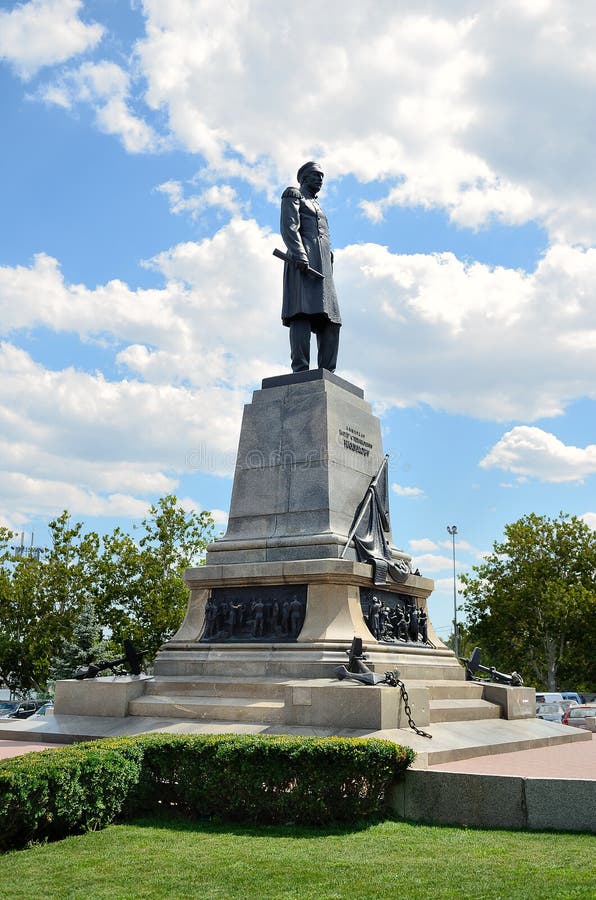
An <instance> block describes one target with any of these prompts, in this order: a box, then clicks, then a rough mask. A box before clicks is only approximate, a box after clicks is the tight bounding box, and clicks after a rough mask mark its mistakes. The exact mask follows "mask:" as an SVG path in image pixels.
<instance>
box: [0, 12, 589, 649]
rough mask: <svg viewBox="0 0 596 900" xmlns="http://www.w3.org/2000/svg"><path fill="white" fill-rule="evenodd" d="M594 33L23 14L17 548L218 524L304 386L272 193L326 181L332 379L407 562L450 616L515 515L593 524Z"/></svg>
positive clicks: (343, 21)
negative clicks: (256, 411) (334, 327)
mask: <svg viewBox="0 0 596 900" xmlns="http://www.w3.org/2000/svg"><path fill="white" fill-rule="evenodd" d="M595 44H596V9H595V8H594V5H593V4H592V3H590V2H587V0H585V2H584V0H493V2H491V3H490V4H489V3H483V2H479V0H476V2H472V0H450V2H449V3H444V2H440V0H417V2H413V0H401V2H398V0H391V2H383V0H370V2H367V0H360V2H359V3H358V4H346V3H345V2H344V3H340V2H337V0H329V2H327V3H325V4H323V5H321V4H319V3H317V4H315V3H314V2H311V0H304V2H302V3H301V4H300V5H299V6H295V7H290V6H289V5H286V4H283V3H279V2H273V0H242V2H241V0H238V2H234V3H227V4H222V3H221V2H215V0H176V2H168V3H163V2H159V0H145V2H142V0H134V2H130V3H126V2H124V0H102V2H99V0H98V2H82V0H29V2H21V3H14V2H3V3H2V4H0V89H1V94H0V97H1V101H0V102H1V104H2V125H3V140H2V141H1V142H0V156H1V160H2V166H1V169H0V171H1V173H2V175H1V178H2V216H1V219H0V223H1V224H0V229H1V233H0V311H1V315H0V327H1V331H2V333H1V334H0V370H1V373H2V377H1V379H0V522H1V523H3V524H6V525H8V526H9V527H12V528H13V529H14V530H15V531H17V532H20V531H25V532H26V533H27V540H29V539H30V535H31V532H32V531H34V533H35V542H36V543H43V542H44V541H45V540H46V539H47V529H46V526H47V522H48V520H49V519H51V518H53V517H54V516H56V515H58V514H60V512H61V511H62V510H63V509H64V508H67V509H68V510H69V511H70V512H71V513H72V515H73V517H75V519H77V520H82V521H84V522H85V523H86V524H87V525H88V527H90V528H94V529H97V530H100V531H103V530H111V529H112V528H113V527H114V525H115V524H120V525H122V526H124V527H130V526H131V525H132V524H133V523H134V522H135V521H138V519H139V518H141V517H142V516H143V515H144V513H145V511H146V509H147V506H148V504H149V503H150V502H152V501H154V500H155V499H157V498H158V497H160V496H162V495H163V494H164V493H166V492H169V491H173V492H175V493H176V494H177V495H178V496H179V497H180V498H181V499H182V500H183V502H184V503H185V504H186V505H187V506H188V507H189V508H196V509H199V508H207V509H212V510H214V511H215V515H216V517H217V520H218V523H219V524H220V527H225V516H226V512H227V509H228V505H229V498H230V491H231V473H232V469H233V464H234V458H235V451H236V443H237V439H238V433H239V427H240V419H241V414H242V407H243V404H244V403H246V402H247V401H248V400H249V399H250V396H251V392H252V391H253V390H254V389H255V388H256V387H258V386H259V384H260V380H261V379H262V378H263V377H266V376H270V375H276V374H280V373H282V372H284V371H287V369H288V348H287V331H286V330H285V329H283V328H282V326H281V324H280V320H279V315H280V295H281V267H280V265H279V264H278V262H277V261H276V260H274V259H273V258H272V256H271V251H272V249H273V247H275V246H276V245H279V243H280V239H279V237H278V234H277V230H278V217H279V196H280V194H281V192H282V190H283V189H284V188H285V187H286V186H287V185H288V184H292V183H294V177H295V172H296V170H297V168H298V166H299V165H300V164H301V163H302V162H304V161H305V160H307V159H310V158H316V159H318V160H319V161H320V162H321V164H322V166H323V168H324V170H325V172H326V181H325V185H324V189H323V192H322V194H321V202H322V204H323V206H324V207H325V209H326V212H327V214H328V217H329V220H330V226H331V233H332V239H333V243H334V246H335V249H336V285H337V289H338V294H339V298H340V304H341V308H342V316H343V319H344V327H343V330H342V343H341V349H340V359H339V364H338V374H339V375H341V376H343V377H345V378H347V379H349V380H351V381H353V382H355V383H357V384H359V385H360V386H362V387H363V388H364V389H365V392H366V397H367V399H368V400H369V401H370V402H371V403H372V404H373V406H374V408H375V410H376V411H377V412H378V413H379V414H380V415H381V417H382V425H383V433H384V441H385V449H386V450H388V451H389V452H390V453H391V462H390V470H389V474H390V481H391V484H392V488H393V489H392V494H391V497H392V522H393V532H394V539H395V542H396V544H397V545H398V546H400V547H402V548H404V549H406V550H408V551H409V552H410V553H412V555H413V556H414V560H415V563H416V564H417V565H418V566H419V567H420V569H421V571H422V572H423V574H425V575H427V576H429V577H431V578H434V579H435V581H436V591H435V593H434V595H433V598H432V600H431V606H430V610H431V616H432V619H433V623H434V624H435V627H436V628H437V629H438V631H439V633H440V634H441V635H443V636H444V637H445V636H447V634H448V631H449V624H450V620H451V617H452V568H451V566H452V563H451V538H450V537H449V535H448V534H447V532H446V526H447V525H448V524H456V525H457V527H458V538H457V568H458V571H465V570H469V568H470V567H471V566H472V565H474V564H475V563H477V562H478V561H479V560H480V558H481V556H482V554H483V553H485V552H486V551H487V550H490V548H491V546H492V543H493V541H494V540H495V539H498V538H500V536H501V535H502V530H503V526H504V525H505V524H506V523H508V522H511V521H514V520H515V519H517V518H519V517H520V516H522V515H525V514H527V513H530V512H536V513H539V514H545V515H551V516H554V515H557V514H558V513H559V511H561V510H563V511H565V512H569V513H574V514H577V515H580V516H583V517H584V518H585V519H586V521H587V522H588V523H589V524H590V525H591V526H596V496H595V490H594V484H595V473H596V435H595V428H594V420H595V408H596V404H595V399H596V387H595V386H596V352H595V351H596V303H595V284H596V178H595V177H594V176H595V171H594V170H595V163H594V158H595V156H594V146H595V145H596V140H595V138H596V134H595V131H596V126H595V124H594V123H595V121H596V120H595V119H594V117H593V114H592V113H593V110H594V108H596V66H595V64H594V52H593V48H594V46H595Z"/></svg>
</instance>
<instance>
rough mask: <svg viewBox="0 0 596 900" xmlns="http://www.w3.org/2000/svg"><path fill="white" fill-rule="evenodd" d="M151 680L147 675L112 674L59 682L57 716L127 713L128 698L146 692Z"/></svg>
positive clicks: (57, 684)
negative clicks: (105, 676) (106, 676)
mask: <svg viewBox="0 0 596 900" xmlns="http://www.w3.org/2000/svg"><path fill="white" fill-rule="evenodd" d="M147 680H149V679H148V677H147V676H146V675H112V676H110V677H108V678H89V679H84V680H83V681H77V680H76V679H75V678H67V679H64V680H62V681H57V682H56V694H55V697H54V715H60V716H126V715H128V701H129V700H134V699H136V698H137V697H140V696H142V694H144V692H145V683H146V682H147Z"/></svg>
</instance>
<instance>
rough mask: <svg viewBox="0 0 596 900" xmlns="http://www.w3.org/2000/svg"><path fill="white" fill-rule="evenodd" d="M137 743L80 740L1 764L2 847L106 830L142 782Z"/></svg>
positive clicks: (7, 847) (0, 840) (0, 837)
mask: <svg viewBox="0 0 596 900" xmlns="http://www.w3.org/2000/svg"><path fill="white" fill-rule="evenodd" d="M142 755H143V754H142V749H141V748H140V747H136V746H135V745H134V743H132V742H131V743H129V744H128V743H127V744H123V745H122V746H119V747H117V746H116V745H115V744H112V745H111V746H109V745H104V742H102V741H97V742H95V743H92V744H78V745H73V746H70V747H61V748H60V749H56V750H43V751H42V752H40V753H28V754H26V755H25V756H18V757H15V758H13V759H8V760H5V761H4V762H3V763H1V764H0V850H6V849H9V848H10V847H22V846H24V845H25V844H26V843H27V842H29V841H32V840H35V841H39V840H45V839H49V840H55V839H57V838H61V837H65V836H66V835H68V834H78V833H81V832H84V831H92V830H94V829H97V828H103V827H105V826H106V825H108V824H109V823H110V822H113V821H114V819H115V818H116V817H117V816H118V815H119V813H120V811H121V809H122V806H123V804H124V801H125V799H126V797H127V796H128V794H129V793H130V791H131V789H132V787H133V786H134V785H135V784H137V783H138V780H139V777H140V771H141V765H142Z"/></svg>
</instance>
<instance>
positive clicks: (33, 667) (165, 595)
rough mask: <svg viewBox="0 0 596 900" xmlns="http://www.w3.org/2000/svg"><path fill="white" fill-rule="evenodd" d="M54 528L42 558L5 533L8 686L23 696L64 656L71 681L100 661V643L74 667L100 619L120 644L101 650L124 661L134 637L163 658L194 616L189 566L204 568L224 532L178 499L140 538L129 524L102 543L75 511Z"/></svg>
mask: <svg viewBox="0 0 596 900" xmlns="http://www.w3.org/2000/svg"><path fill="white" fill-rule="evenodd" d="M49 530H50V534H51V539H52V540H51V546H50V548H49V549H47V550H44V551H43V552H42V553H41V554H40V558H39V559H36V558H35V557H32V556H27V555H23V554H21V555H16V554H15V553H14V552H13V551H12V550H11V546H10V545H11V542H12V541H13V540H14V538H15V535H14V534H12V532H10V531H9V530H7V529H6V528H0V683H2V682H3V683H5V684H7V685H8V686H9V687H10V689H11V690H12V691H13V692H15V693H19V694H26V693H27V692H29V691H31V690H37V691H40V690H43V689H44V688H45V687H46V685H47V682H48V679H49V678H50V677H52V660H54V661H55V662H56V665H58V662H59V661H60V660H62V662H63V664H64V665H63V667H62V669H61V670H60V672H59V673H57V674H61V675H68V674H72V672H73V671H74V669H76V668H77V666H78V665H80V664H86V663H87V662H90V661H91V659H90V658H89V655H90V654H91V649H92V647H91V645H90V646H89V647H88V648H87V650H86V656H85V658H84V659H82V660H81V662H79V661H78V658H77V659H76V660H75V664H74V665H73V664H72V661H73V659H74V658H75V656H76V654H75V655H74V656H73V654H74V649H73V644H76V643H77V641H78V642H79V644H80V642H81V641H82V640H83V637H84V642H87V643H88V639H90V635H92V633H93V628H94V627H95V626H93V624H92V617H93V615H94V616H96V617H97V627H98V628H99V629H102V630H104V631H105V632H106V634H107V636H108V637H109V639H110V642H111V645H112V646H111V648H107V649H104V648H101V649H99V648H98V647H95V648H94V653H98V654H99V655H101V656H104V655H105V653H106V652H109V653H110V654H111V653H112V652H113V653H114V655H115V656H117V657H120V656H121V655H122V643H123V641H124V639H125V638H131V639H132V640H133V641H134V643H135V644H136V646H137V648H138V649H139V650H141V649H142V650H147V651H148V656H151V655H153V654H154V653H155V652H156V651H157V650H158V649H159V647H160V646H161V644H163V643H164V641H165V640H167V639H168V638H169V637H171V635H172V634H173V633H174V632H175V631H176V629H177V628H178V626H179V624H180V622H181V621H182V618H183V616H184V613H185V611H186V603H187V599H188V589H187V588H186V585H185V584H184V581H183V577H182V576H183V573H184V569H186V568H187V567H189V566H192V565H200V564H201V562H202V561H203V555H204V551H205V548H206V546H207V544H208V543H209V542H210V541H211V540H212V538H213V536H214V526H213V519H212V517H211V515H210V513H208V512H201V513H187V512H185V511H184V509H182V507H181V506H179V504H178V501H177V499H176V497H174V496H172V495H168V496H167V497H162V498H161V500H159V501H158V502H157V504H156V505H155V506H151V508H150V510H149V515H148V517H147V518H146V519H144V520H143V522H142V523H141V525H140V526H139V529H138V530H139V531H140V534H139V535H138V537H137V540H135V539H134V537H133V536H131V535H129V534H126V533H125V532H123V531H122V530H121V529H120V528H116V529H115V530H114V531H113V532H112V533H111V534H109V535H106V536H105V537H103V538H102V539H100V538H99V536H98V535H97V534H96V533H95V532H93V531H91V532H88V533H85V532H84V530H83V525H82V524H81V523H80V522H79V523H73V522H72V521H71V518H70V516H69V514H68V512H66V511H65V512H63V513H62V515H61V516H59V517H58V518H57V519H55V520H54V521H52V522H50V523H49ZM89 604H91V606H89ZM85 622H86V624H85ZM81 628H82V629H83V631H85V633H86V635H87V636H86V637H85V636H84V635H83V633H82V632H81V633H78V632H77V629H81Z"/></svg>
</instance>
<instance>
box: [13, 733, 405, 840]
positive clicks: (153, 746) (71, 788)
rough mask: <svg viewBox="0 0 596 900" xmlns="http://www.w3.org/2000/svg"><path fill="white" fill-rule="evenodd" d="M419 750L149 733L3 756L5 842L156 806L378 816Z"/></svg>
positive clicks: (300, 816)
mask: <svg viewBox="0 0 596 900" xmlns="http://www.w3.org/2000/svg"><path fill="white" fill-rule="evenodd" d="M414 758H415V753H414V752H413V751H412V750H410V749H409V748H407V747H400V746H399V745H397V744H392V743H390V742H389V741H382V740H376V739H367V738H362V739H353V738H302V737H289V736H286V735H279V736H267V737H265V736H252V735H233V734H225V735H189V734H147V735H139V736H137V737H134V738H112V739H106V740H102V741H94V742H91V743H86V744H77V745H74V746H71V747H64V748H60V749H57V750H44V751H42V752H41V753H30V754H27V755H26V756H22V757H16V758H14V759H10V760H6V761H4V762H3V763H0V849H2V850H6V849H9V848H10V847H21V846H24V845H25V844H26V843H27V842H29V841H33V840H35V841H38V840H44V839H56V838H61V837H64V836H66V835H67V834H76V833H81V832H83V831H89V830H92V829H96V828H102V827H104V826H105V825H107V824H109V823H110V822H113V821H115V820H117V819H118V818H120V819H129V818H131V817H133V816H135V815H139V814H142V813H147V812H155V811H157V810H163V811H166V812H167V811H172V810H175V811H177V812H179V813H182V814H184V815H187V816H189V817H191V818H216V819H220V820H228V821H244V822H263V823H265V822H266V823H278V824H284V823H300V824H323V823H330V822H355V821H358V820H361V819H364V818H370V817H372V816H379V815H380V814H381V813H382V811H383V808H384V805H385V800H386V797H387V792H388V790H389V787H390V785H391V783H392V781H393V780H394V778H395V777H396V776H398V775H400V774H401V773H403V772H404V771H405V770H406V768H407V767H408V766H409V765H410V764H411V762H412V761H413V759H414Z"/></svg>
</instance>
